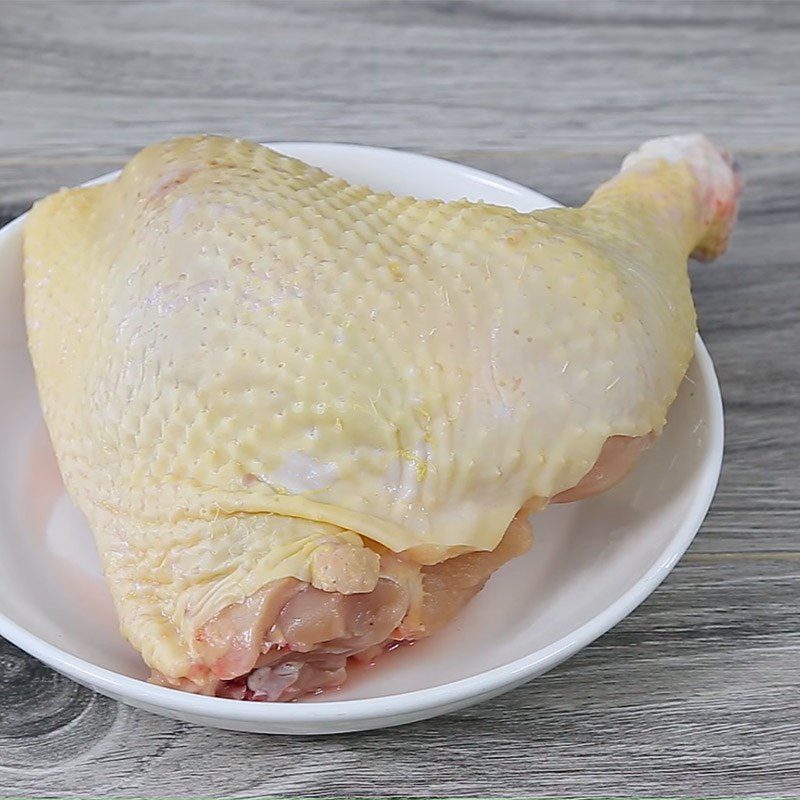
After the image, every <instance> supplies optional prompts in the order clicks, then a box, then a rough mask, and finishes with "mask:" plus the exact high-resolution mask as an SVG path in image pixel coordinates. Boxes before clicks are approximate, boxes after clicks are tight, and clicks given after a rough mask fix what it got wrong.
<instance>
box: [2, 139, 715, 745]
mask: <svg viewBox="0 0 800 800" xmlns="http://www.w3.org/2000/svg"><path fill="white" fill-rule="evenodd" d="M275 147H276V149H279V150H281V151H283V152H285V153H287V154H289V155H293V156H297V157H299V158H301V159H303V160H305V161H308V162H310V163H312V164H316V165H318V166H320V167H322V168H324V169H326V170H328V171H329V172H332V173H335V174H337V175H341V176H342V177H344V178H346V179H348V180H349V181H351V182H356V183H366V184H368V185H370V186H372V187H373V188H375V189H389V190H391V191H393V192H395V193H403V194H413V195H416V196H418V197H438V198H442V199H448V200H449V199H457V198H460V197H467V198H469V199H471V200H485V201H488V202H492V203H498V204H503V205H508V206H512V207H514V208H517V209H518V210H521V211H529V210H533V209H536V208H544V207H546V206H550V205H556V203H555V202H554V201H552V200H550V199H549V198H547V197H544V196H543V195H540V194H538V193H536V192H533V191H531V190H530V189H526V188H524V187H523V186H519V185H518V184H515V183H511V182H510V181H506V180H504V179H502V178H498V177H495V176H493V175H489V174H487V173H484V172H480V171H478V170H474V169H470V168H468V167H464V166H461V165H458V164H453V163H450V162H447V161H440V160H438V159H432V158H428V157H425V156H420V155H414V154H411V153H403V152H398V151H394V150H384V149H379V148H370V147H359V146H354V145H343V144H314V143H296V142H295V143H282V144H278V145H275ZM111 177H113V175H110V176H104V177H103V178H99V179H98V180H108V179H109V178H111ZM22 223H23V220H22V219H19V220H16V221H14V222H12V223H11V224H10V225H8V226H7V227H5V228H4V229H3V230H2V231H0V385H1V386H2V387H3V392H2V396H0V439H1V440H2V442H3V447H2V450H1V451H0V635H2V636H4V637H6V638H7V639H9V640H11V641H12V642H14V643H15V644H16V645H18V646H19V647H21V648H22V649H24V650H26V651H27V652H28V653H30V654H31V655H33V656H35V657H36V658H38V659H40V660H42V661H44V662H45V663H46V664H48V665H50V666H51V667H53V668H54V669H56V670H58V671H59V672H61V673H63V674H64V675H67V676H69V677H70V678H72V679H73V680H76V681H78V682H79V683H82V684H84V685H86V686H89V687H90V688H92V689H95V690H97V691H98V692H101V693H102V694H105V695H108V696H110V697H114V698H116V699H117V700H120V701H122V702H124V703H129V704H131V705H134V706H138V707H140V708H145V709H147V710H149V711H153V712H156V713H158V714H164V715H167V716H171V717H176V718H178V719H183V720H189V721H192V722H197V723H201V724H205V725H213V726H217V727H220V728H231V729H238V730H248V731H257V732H262V733H288V734H312V733H336V732H342V731H353V730H361V729H368V728H378V727H384V726H389V725H399V724H402V723H407V722H412V721H414V720H419V719H424V718H426V717H432V716H434V715H437V714H443V713H446V712H448V711H453V710H455V709H458V708H462V707H464V706H467V705H470V704H472V703H477V702H479V701H482V700H486V699H488V698H490V697H492V696H494V695H497V694H499V693H501V692H504V691H507V690H509V689H511V688H513V687H515V686H518V685H519V684H521V683H523V682H525V681H527V680H530V679H531V678H533V677H535V676H537V675H541V674H542V673H543V672H545V671H547V670H548V669H551V668H552V667H554V666H555V665H556V664H558V663H559V662H561V661H563V660H564V659H565V658H568V657H569V656H571V655H572V654H573V653H575V652H576V651H577V650H579V649H581V648H582V647H584V646H585V645H587V644H588V643H589V642H591V641H592V640H594V639H595V638H597V637H598V636H600V635H601V634H602V633H604V632H605V631H607V630H608V629H609V628H611V627H612V626H613V625H615V624H616V623H617V622H619V621H620V620H621V619H622V618H623V617H625V616H626V615H627V614H629V613H630V612H631V611H632V610H633V609H634V608H635V607H636V606H637V605H638V604H639V603H641V602H642V601H643V600H644V599H645V598H646V597H647V596H648V595H649V594H650V593H651V592H652V591H653V590H654V589H655V588H656V586H658V584H659V583H660V582H661V581H662V580H663V579H664V578H665V577H666V575H667V574H668V573H669V571H670V570H671V569H672V567H673V566H674V565H675V563H676V562H677V561H678V559H679V558H680V557H681V555H682V554H683V552H684V551H685V550H686V548H687V547H688V545H689V543H690V542H691V541H692V539H693V538H694V535H695V533H696V532H697V530H698V528H699V527H700V524H701V522H702V520H703V518H704V516H705V514H706V511H707V510H708V506H709V504H710V502H711V498H712V497H713V494H714V489H715V487H716V484H717V479H718V477H719V471H720V466H721V461H722V442H723V422H722V404H721V401H720V394H719V387H718V385H717V380H716V377H715V375H714V369H713V365H712V363H711V359H710V358H709V355H708V352H707V351H706V349H705V347H704V346H703V343H702V341H701V339H700V338H699V337H697V339H696V343H695V359H694V361H693V363H692V365H691V367H690V369H689V372H688V375H687V378H686V380H685V381H684V383H683V385H682V387H681V390H680V393H679V396H678V399H677V400H676V402H675V404H674V405H673V407H672V409H671V410H670V414H669V424H668V425H667V427H666V429H665V432H664V434H663V436H662V437H661V439H660V441H659V442H658V444H657V445H656V446H655V447H654V448H653V449H652V450H651V451H650V452H649V453H647V454H646V456H645V458H644V460H643V462H642V463H641V464H640V466H639V467H638V469H637V470H636V471H635V473H634V474H633V475H632V476H631V477H630V478H629V479H628V480H627V481H625V482H624V483H623V484H621V485H620V486H618V487H617V488H616V489H614V490H612V491H611V492H609V493H607V494H605V495H601V496H600V497H597V498H594V499H591V500H586V501H583V502H581V503H575V504H572V505H567V506H557V507H553V508H550V509H548V510H547V511H545V512H544V513H542V514H539V515H537V516H536V518H535V521H534V530H535V544H534V547H533V548H532V550H531V551H530V552H529V553H528V554H526V555H525V556H523V557H521V558H519V559H517V560H515V561H513V562H512V563H510V564H508V565H507V566H506V567H504V568H503V569H502V570H500V572H498V573H497V574H496V575H495V576H494V577H493V578H492V579H491V581H490V582H489V584H488V585H487V587H486V588H485V589H484V591H483V592H481V594H480V595H479V596H478V597H477V599H476V600H474V601H473V602H472V603H471V604H470V605H469V606H468V607H467V609H466V610H465V611H464V613H462V614H461V615H460V616H459V617H458V618H457V619H456V620H455V621H454V622H453V623H452V624H451V625H450V626H449V627H448V628H447V629H445V630H444V631H442V632H441V633H439V634H438V635H436V636H434V637H433V638H432V639H429V640H427V641H423V642H419V643H417V644H415V645H413V646H411V647H401V648H398V649H397V650H395V651H394V652H392V653H390V654H388V655H387V656H385V657H384V658H383V659H382V660H381V661H379V662H378V664H377V665H376V666H374V667H362V668H359V670H356V671H354V673H353V674H352V677H351V679H350V680H349V681H348V683H347V684H346V685H345V686H344V687H343V688H342V689H341V690H339V691H337V692H332V693H327V694H323V695H322V696H320V697H317V698H314V699H313V700H309V701H304V702H298V703H288V704H268V703H245V702H241V701H236V700H224V699H220V698H213V697H199V696H197V695H191V694H184V693H181V692H177V691H174V690H172V689H166V688H162V687H159V686H152V685H150V684H148V683H146V682H145V680H144V679H145V676H146V674H147V670H146V669H145V666H144V664H143V663H142V662H141V660H140V659H139V657H138V655H137V654H136V653H135V652H134V651H133V650H132V649H131V648H130V647H129V646H128V645H127V644H126V643H125V641H124V640H123V639H122V638H121V636H120V635H119V633H118V632H117V625H116V619H115V616H114V612H113V608H112V605H111V599H110V596H109V594H108V592H107V590H106V588H105V585H104V583H103V580H102V576H101V574H100V569H99V563H98V559H97V555H96V553H95V551H94V545H93V541H92V536H91V533H90V531H89V529H88V526H87V525H86V522H85V520H84V519H83V518H82V516H81V515H80V514H79V512H77V511H76V510H75V508H74V507H73V506H72V504H71V503H70V501H69V499H68V498H67V497H66V495H65V493H64V489H63V486H62V484H61V480H60V478H59V475H58V469H57V467H56V465H55V461H54V457H53V454H52V451H51V449H50V446H49V442H48V439H47V435H46V432H45V429H44V425H43V422H42V418H41V412H40V410H39V406H38V401H37V398H36V390H35V386H34V381H33V374H32V369H31V365H30V361H29V358H28V354H27V349H26V346H25V329H24V320H23V311H22V246H21V242H22Z"/></svg>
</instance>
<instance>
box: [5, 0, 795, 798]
mask: <svg viewBox="0 0 800 800" xmlns="http://www.w3.org/2000/svg"><path fill="white" fill-rule="evenodd" d="M798 77H800V4H797V3H791V2H785V3H776V2H748V3H736V2H731V3H682V2H676V3H672V2H670V3H667V2H655V3H634V2H628V3H614V2H608V1H607V0H602V1H601V2H591V3H556V2H552V3H551V2H546V3H523V2H517V3H489V2H486V3H459V2H430V3H397V2H389V3H355V2H347V3H336V4H334V3H322V2H320V3H308V2H301V3H292V4H289V3H244V2H242V3H239V2H227V3H194V4H181V3H172V2H168V3H142V2H126V3H73V2H60V3H55V2H52V3H43V2H8V1H2V2H0V109H2V113H0V216H3V215H5V216H10V215H13V214H16V213H19V212H21V211H23V210H24V209H25V208H26V207H27V206H28V205H29V204H30V202H31V201H32V200H33V199H35V198H36V197H37V196H39V195H41V194H43V193H45V192H48V191H51V190H52V189H54V188H57V187H58V186H59V185H64V184H72V183H76V182H79V181H82V180H85V179H87V178H90V177H93V176H94V175H97V174H99V173H101V172H104V171H107V170H110V169H114V168H116V167H118V166H120V165H121V163H122V162H123V161H124V160H125V158H127V157H128V156H129V155H130V154H131V153H132V152H133V151H134V150H135V149H137V148H138V147H139V146H141V145H143V144H145V143H147V142H150V141H153V140H156V139H159V138H164V137H166V136H169V135H173V134H178V133H188V132H196V131H203V130H205V131H215V132H221V133H231V134H236V135H240V136H248V137H251V138H255V139H260V140H270V139H272V140H276V139H317V140H348V141H360V142H365V143H371V144H381V145H388V146H397V147H404V148H407V149H416V150H422V151H425V152H429V153H433V154H435V155H441V156H444V157H447V158H452V159H455V160H458V161H463V162H465V163H469V164H473V165H475V166H478V167H481V168H484V169H488V170H491V171H493V172H497V173H499V174H502V175H506V176H508V177H510V178H513V179H515V180H519V181H520V182H522V183H526V184H528V185H531V186H534V187H535V188H537V189H539V190H541V191H543V192H545V193H547V194H550V195H552V196H554V197H556V198H558V199H560V200H561V201H563V202H565V203H568V204H575V203H579V202H581V201H582V200H583V199H584V198H585V197H586V195H587V194H588V192H589V191H590V190H591V189H592V188H593V187H594V186H595V185H596V184H597V183H598V182H599V181H600V180H602V179H603V178H605V177H606V176H607V175H608V174H609V173H610V172H612V171H613V170H614V169H615V168H616V166H617V164H618V163H619V160H620V158H621V157H622V155H623V154H624V152H625V151H626V150H627V149H629V148H630V147H631V146H633V145H635V144H636V143H638V142H639V141H640V140H641V139H644V138H647V137H650V136H654V135H659V134H663V133H670V132H676V131H683V130H687V129H702V130H705V131H706V132H707V133H709V134H711V135H713V136H715V137H717V138H718V139H720V140H721V141H724V142H725V143H727V144H728V145H730V146H731V147H732V148H733V149H735V150H736V151H737V155H738V156H739V159H740V161H741V163H742V167H743V170H744V173H745V174H746V176H747V179H748V183H749V185H748V187H747V190H746V193H745V195H744V202H743V208H742V215H741V222H740V226H739V228H738V230H737V233H736V235H735V237H734V240H733V242H732V245H731V250H730V253H729V254H728V255H727V256H726V257H725V258H724V259H723V260H722V261H721V262H720V263H719V264H713V265H698V266H695V267H693V268H692V275H693V282H694V288H695V299H696V303H697V306H698V313H699V318H700V326H701V330H702V333H703V335H704V337H705V339H706V342H707V343H708V345H709V348H710V350H711V352H712V355H713V357H714V360H715V363H716V366H717V370H718V372H719V376H720V380H721V383H722V389H723V396H724V398H725V403H726V422H727V432H726V461H725V466H724V470H723V476H722V480H721V483H720V488H719V492H718V494H717V498H716V500H715V502H714V505H713V507H712V510H711V513H710V514H709V517H708V519H707V521H706V523H705V525H704V526H703V530H702V532H701V534H700V535H699V537H698V539H697V540H696V542H695V543H694V545H693V546H692V548H691V549H690V551H689V553H688V554H687V556H686V557H685V558H684V559H683V561H682V562H681V564H680V565H679V566H678V567H677V569H676V570H675V571H674V572H673V574H672V575H671V576H670V577H669V578H668V580H667V581H666V582H665V584H664V585H663V586H662V587H661V588H660V589H659V590H658V591H657V592H656V593H655V594H654V595H653V596H652V597H651V598H650V599H649V600H648V601H647V602H646V603H645V604H644V605H643V606H642V607H641V608H640V609H638V610H637V611H636V612H635V613H634V614H633V615H632V616H631V617H629V618H628V619H626V620H625V621H624V622H623V623H621V624H620V625H619V626H617V627H616V628H615V629H614V630H613V631H611V632H610V633H608V634H607V635H606V636H604V637H602V638H601V639H600V640H599V641H598V642H597V643H595V644H594V645H592V646H591V647H589V648H588V649H586V650H585V651H583V652H582V653H581V654H579V655H578V656H576V657H575V658H573V659H571V660H570V661H569V662H568V663H566V664H564V665H563V666H561V667H559V668H558V669H557V670H555V671H554V672H552V673H551V674H549V675H548V676H546V677H545V678H543V679H540V680H537V681H535V682H533V683H531V684H529V685H527V686H525V687H522V688H521V689H518V690H516V691H514V692H512V693H510V694H507V695H505V696H503V697H501V698H498V699H496V700H494V701H491V702H489V703H486V704H484V705H481V706H478V707H476V708H473V709H468V710H466V711H463V712H459V713H457V714H453V715H450V716H447V717H443V718H440V719H437V720H432V721H429V722H423V723H419V724H417V725H413V726H409V727H406V728H400V729H393V730H387V731H376V732H368V733H363V734H352V735H347V736H339V737H332V738H322V737H319V738H304V739H289V738H278V737H273V738H267V737H259V736H256V735H249V734H235V733H224V732H220V731H215V730H207V729H203V728H199V727H195V726H191V725H184V724H182V723H178V722H173V721H170V720H166V719H161V718H158V717H154V716H151V715H148V714H145V713H143V712H139V711H135V710H133V709H130V708H127V707H124V706H120V705H118V704H116V703H114V702H113V701H110V700H106V699H104V698H102V697H99V696H96V695H93V694H92V693H91V692H89V691H88V690H85V689H82V688H81V687H79V686H77V685H76V684H73V683H72V682H70V681H68V680H66V679H64V678H61V677H60V676H58V675H56V674H55V673H53V672H51V671H50V670H48V669H47V668H45V667H43V666H41V665H40V664H38V663H37V662H36V661H34V660H33V659H31V658H30V657H28V656H27V655H25V654H24V653H22V652H21V651H19V650H17V649H16V648H14V647H13V646H11V645H10V644H8V643H7V642H3V641H2V640H0V796H3V795H9V796H26V797H45V796H47V797H75V796H77V795H79V794H81V795H90V796H93V797H164V796H168V797H197V796H210V795H216V796H226V797H227V796H230V797H256V796H264V795H301V796H306V797H330V796H341V795H357V796H402V795H404V796H420V797H424V796H430V795H450V796H468V795H469V796H521V795H526V796H554V795H566V796H575V795H584V796H609V795H612V796H653V795H659V796H695V797H696V796H759V797H779V796H783V797H786V796H798V795H800V743H799V742H798V738H799V737H800V670H798V664H800V613H798V604H799V603H800V541H799V540H798V533H797V532H798V530H800V477H799V476H800V468H799V467H798V460H799V458H798V453H800V425H798V416H799V414H798V410H799V409H800V264H798V261H800V256H798V252H800V250H798V233H800V226H799V225H798V219H800V143H799V142H798V139H797V129H798V125H800V81H798Z"/></svg>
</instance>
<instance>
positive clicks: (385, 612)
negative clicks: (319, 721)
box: [24, 135, 740, 700]
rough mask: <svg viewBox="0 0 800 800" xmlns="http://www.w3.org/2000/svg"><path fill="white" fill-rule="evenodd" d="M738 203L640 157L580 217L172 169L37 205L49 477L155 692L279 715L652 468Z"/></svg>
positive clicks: (251, 173)
mask: <svg viewBox="0 0 800 800" xmlns="http://www.w3.org/2000/svg"><path fill="white" fill-rule="evenodd" d="M739 189H740V184H739V180H738V178H737V176H736V174H735V172H734V170H733V169H732V167H731V164H730V160H729V159H728V157H727V156H726V155H725V154H724V153H721V152H720V151H719V150H717V149H716V148H715V147H714V146H713V145H712V144H711V143H710V142H709V141H708V140H707V139H705V138H704V137H703V136H700V135H691V136H678V137H669V138H666V139H657V140H653V141H651V142H648V143H646V144H645V145H644V146H643V147H642V148H640V149H639V150H638V151H636V152H635V153H633V154H632V155H630V156H628V158H627V159H625V162H624V163H623V167H622V170H621V172H620V173H619V174H618V175H617V176H616V177H614V178H612V179H611V180H610V181H609V182H607V183H606V184H604V185H602V186H601V187H600V188H599V189H598V190H597V191H596V192H595V193H594V195H593V196H592V197H591V199H590V200H589V201H588V203H587V204H586V205H585V206H584V207H583V208H580V209H549V210H545V211H538V212H533V213H530V214H522V213H518V212H516V211H513V210H511V209H508V208H505V207H499V206H489V205H485V204H481V203H470V202H467V201H462V202H447V203H446V202H439V201H423V200H416V199H413V198H410V197H395V196H393V195H390V194H379V193H374V192H372V191H371V190H369V189H366V188H363V187H358V186H351V185H349V184H347V183H346V182H344V181H343V180H340V179H338V178H335V177H332V176H330V175H328V174H326V173H324V172H322V171H320V170H319V169H315V168H313V167H310V166H308V165H306V164H304V163H302V162H301V161H298V160H295V159H292V158H288V157H285V156H282V155H279V154H278V153H276V152H274V151H271V150H269V149H268V148H264V147H261V146H259V145H256V144H251V143H248V142H242V141H239V140H235V141H234V140H229V139H224V138H218V137H198V138H191V139H178V140H174V141H170V142H166V143H164V144H159V145H154V146H152V147H148V148H146V149H145V150H143V151H142V152H141V153H139V154H138V155H137V156H136V157H135V158H133V160H132V161H131V162H130V163H129V164H128V166H127V167H126V168H125V169H124V171H123V172H122V174H121V175H120V176H119V178H117V179H116V180H115V181H113V182H111V183H108V184H104V185H99V186H92V187H88V188H80V189H70V190H64V191H61V192H59V193H57V194H54V195H51V196H50V197H48V198H46V199H44V200H42V201H41V202H39V203H37V204H36V205H35V207H34V209H33V211H32V212H31V214H30V217H29V220H28V222H27V225H26V228H25V240H24V249H25V311H26V320H27V328H28V337H29V347H30V352H31V356H32V359H33V363H34V367H35V371H36V379H37V384H38V388H39V393H40V397H41V401H42V406H43V410H44V414H45V418H46V421H47V425H48V428H49V431H50V435H51V438H52V441H53V445H54V448H55V451H56V454H57V456H58V461H59V465H60V468H61V471H62V474H63V477H64V481H65V484H66V486H67V487H68V489H69V491H70V493H71V495H72V497H73V499H74V501H75V502H76V504H77V505H78V506H79V507H80V509H81V510H82V511H83V512H84V513H85V515H86V517H87V518H88V520H89V522H90V524H91V526H92V528H93V530H94V533H95V537H96V542H97V548H98V551H99V553H100V557H101V560H102V564H103V568H104V572H105V575H106V578H107V580H108V584H109V586H110V589H111V592H112V595H113V597H114V600H115V604H116V607H117V612H118V615H119V620H120V625H121V630H122V632H123V634H124V635H125V636H126V637H127V639H128V640H129V641H130V642H131V643H132V644H133V645H134V647H136V648H137V650H139V652H140V653H141V654H142V656H143V658H144V659H145V661H146V662H147V664H148V665H149V666H150V667H151V669H152V671H153V680H155V681H157V682H160V683H163V684H165V685H169V686H175V687H178V688H183V689H188V690H190V691H195V692H203V693H207V694H217V695H220V696H225V697H235V698H243V699H254V700H278V699H284V700H285V699H292V698H294V697H298V696H301V695H303V694H305V693H308V692H312V691H316V690H319V689H323V688H326V687H334V686H338V685H340V684H341V683H342V681H343V680H344V678H345V670H346V666H347V661H348V659H349V658H358V659H361V660H371V659H373V658H374V657H375V656H376V655H377V654H378V653H380V652H381V651H382V650H383V649H385V648H386V647H387V646H391V644H392V643H394V642H399V641H405V640H413V639H416V638H419V637H422V636H426V635H429V634H431V633H432V632H433V631H435V630H436V629H437V628H438V627H441V626H442V625H443V624H444V623H445V622H447V620H449V619H450V618H451V617H452V616H453V615H454V614H455V613H456V612H457V611H458V610H459V609H460V608H462V607H463V605H464V604H465V603H466V602H467V601H468V600H469V599H470V598H471V597H472V596H474V595H475V594H476V593H477V592H478V591H479V590H480V588H481V586H482V585H483V584H484V583H485V581H486V580H487V578H488V577H489V575H490V574H491V573H492V572H493V571H494V570H496V569H497V568H498V567H499V566H501V565H502V564H503V563H504V562H506V561H507V560H509V559H510V558H513V557H514V556H516V555H518V554H520V553H522V552H524V551H525V550H526V549H527V548H528V546H529V544H530V532H529V524H528V521H527V518H528V514H529V513H530V512H531V511H534V510H537V509H538V508H541V507H543V506H544V505H546V504H547V503H548V502H549V501H551V500H554V501H559V502H566V501H569V500H575V499H580V498H581V497H585V496H588V495H590V494H593V493H596V492H598V491H603V490H605V489H607V488H609V487H610V486H612V485H614V484H615V483H616V482H618V481H619V480H621V479H622V478H623V477H624V476H625V475H626V474H627V472H628V471H629V470H630V469H631V468H633V466H634V464H635V462H636V459H637V458H638V456H639V454H640V453H641V452H642V451H643V450H644V449H645V448H646V447H647V446H648V445H649V444H650V443H651V442H652V441H653V440H654V439H655V438H656V437H657V436H658V434H659V433H660V431H661V429H662V427H663V425H664V423H665V418H666V412H667V410H668V408H669V406H670V404H671V403H672V401H673V399H674V398H675V396H676V392H677V389H678V386H679V384H680V382H681V380H682V379H683V376H684V374H685V372H686V369H687V366H688V364H689V361H690V359H691V357H692V348H693V338H694V333H695V312H694V307H693V304H692V299H691V294H690V287H689V279H688V275H687V268H686V262H687V257H688V256H689V255H690V254H695V255H697V256H700V257H703V258H711V257H714V256H716V255H717V254H718V253H720V252H721V251H722V250H724V248H725V244H726V241H727V238H728V235H729V233H730V231H731V228H732V226H733V224H734V220H735V215H736V207H737V199H738V194H739Z"/></svg>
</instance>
